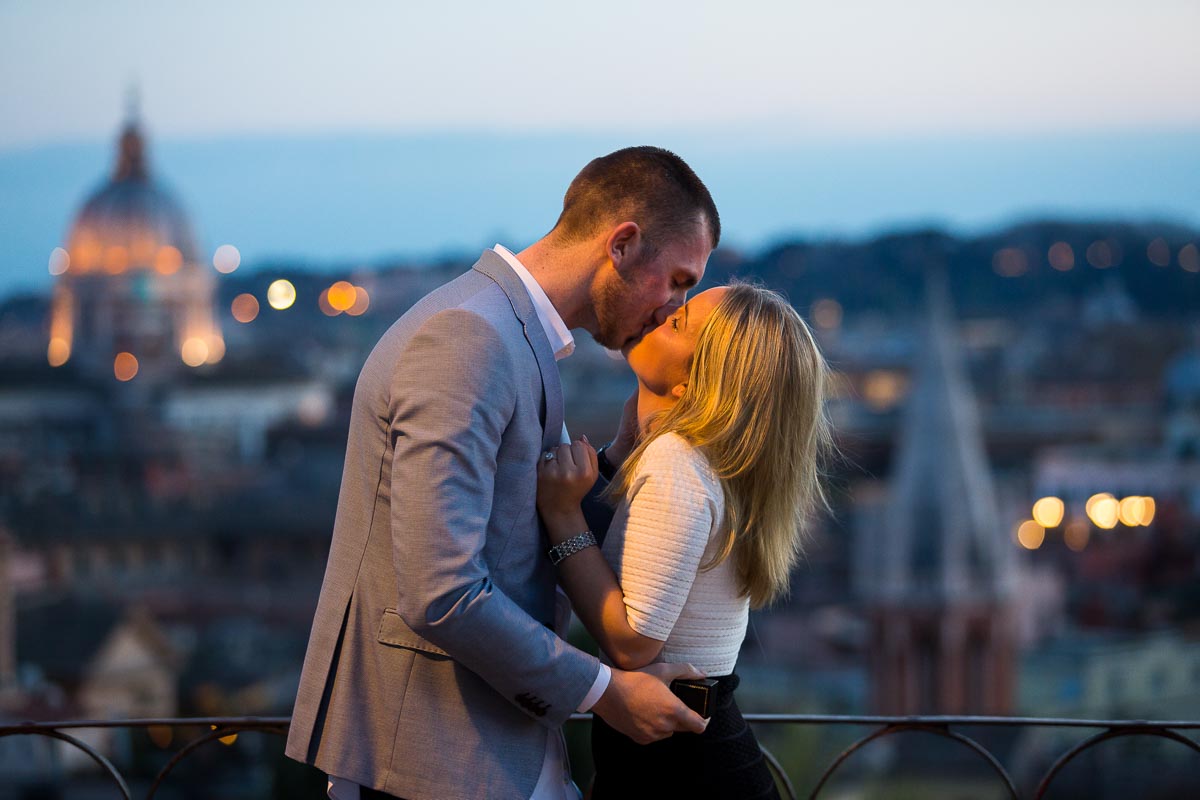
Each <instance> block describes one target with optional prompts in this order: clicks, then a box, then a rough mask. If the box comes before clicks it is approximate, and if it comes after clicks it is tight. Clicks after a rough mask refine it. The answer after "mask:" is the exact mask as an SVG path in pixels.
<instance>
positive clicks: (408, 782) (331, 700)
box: [287, 147, 829, 800]
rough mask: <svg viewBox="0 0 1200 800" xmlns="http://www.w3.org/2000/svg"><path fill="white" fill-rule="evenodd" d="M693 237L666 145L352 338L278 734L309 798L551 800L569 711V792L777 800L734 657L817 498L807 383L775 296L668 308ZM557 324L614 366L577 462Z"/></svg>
mask: <svg viewBox="0 0 1200 800" xmlns="http://www.w3.org/2000/svg"><path fill="white" fill-rule="evenodd" d="M720 234H721V223H720V217H719V216H718V214H717V209H716V205H715V204H714V202H713V199H712V196H711V195H710V194H709V191H708V189H707V188H706V187H705V185H704V184H703V183H702V182H701V180H700V179H699V178H698V177H697V176H696V174H695V173H694V172H693V171H692V169H691V168H690V167H689V166H688V165H687V164H686V163H684V161H683V160H682V159H680V158H679V157H678V156H676V155H675V154H673V153H671V152H668V151H666V150H663V149H660V148H656V147H632V148H626V149H623V150H618V151H617V152H614V153H611V154H609V155H606V156H603V157H601V158H597V159H595V160H593V161H592V162H591V163H589V164H588V165H587V166H586V167H584V169H583V170H582V171H581V172H580V173H579V175H578V176H576V177H575V179H574V180H573V181H572V182H571V184H570V186H569V188H568V189H567V192H566V196H565V198H564V200H563V210H562V214H561V215H560V216H559V218H558V221H557V222H556V223H555V225H554V227H553V229H552V230H551V231H550V232H549V233H547V234H546V235H545V236H544V237H543V238H541V239H540V240H538V241H537V242H535V243H534V244H532V245H530V246H529V247H528V248H526V249H524V250H522V251H520V252H519V253H513V252H511V251H509V250H508V249H506V248H505V247H503V246H501V245H499V244H498V245H496V247H495V248H494V249H491V250H487V251H485V252H484V253H483V255H482V256H481V257H480V259H479V261H478V262H477V263H476V264H475V265H474V266H473V267H472V268H471V269H470V270H469V271H467V272H466V273H465V274H463V275H461V276H459V277H457V278H455V279H454V280H452V281H450V282H449V283H447V284H445V285H444V286H442V287H440V288H438V289H436V290H434V291H433V292H432V293H430V294H429V295H427V296H426V297H425V298H423V299H422V300H420V301H419V302H418V303H416V304H415V305H414V306H413V307H412V308H411V309H409V310H408V311H407V312H406V313H405V314H404V315H403V316H402V317H400V319H399V320H397V321H396V322H395V323H394V324H393V325H392V326H391V328H390V329H389V330H388V331H387V333H385V334H384V335H383V337H382V338H381V339H380V341H379V343H378V344H377V345H376V346H375V348H374V350H373V351H372V352H371V355H370V356H369V357H368V359H367V361H366V364H365V365H364V367H363V369H362V373H361V374H360V376H359V378H358V383H357V385H356V388H355V392H354V403H353V410H352V414H351V419H350V434H349V441H348V443H347V448H346V462H345V467H344V471H343V474H342V483H341V492H340V495H339V500H338V508H337V518H336V522H335V525H334V531H333V540H332V543H331V546H330V552H329V561H328V564H327V566H326V571H325V578H324V582H323V584H322V586H321V594H320V600H319V602H318V605H317V611H316V616H315V619H314V621H313V627H312V633H311V636H310V639H309V644H308V650H307V654H306V656H305V659H304V667H303V672H302V674H301V678H300V685H299V690H298V693H297V697H296V705H295V710H294V713H293V716H292V723H291V729H290V733H289V736H288V742H287V755H288V756H290V757H291V758H293V759H296V760H298V761H301V762H303V763H305V764H310V765H313V766H315V767H317V768H318V769H320V770H321V771H323V772H324V773H326V774H327V775H328V787H329V796H330V797H332V798H335V800H374V799H377V798H385V799H386V798H403V799H404V800H509V799H511V800H529V799H531V798H532V799H534V800H567V799H569V800H577V799H578V798H579V796H580V794H579V790H578V789H577V788H576V786H575V784H574V783H573V782H572V780H571V775H570V768H569V765H568V764H567V759H566V745H565V739H564V738H563V735H562V726H563V724H564V723H565V722H566V721H567V719H568V718H569V717H570V715H571V714H573V713H576V712H587V711H590V712H592V714H593V722H592V737H591V738H592V752H593V756H594V761H595V766H596V777H595V782H594V784H593V785H592V786H591V787H590V788H589V792H590V796H591V797H594V798H596V800H607V799H608V798H621V799H622V800H624V799H626V798H639V797H648V798H649V797H654V798H658V797H714V798H774V797H777V796H778V795H777V792H776V788H775V784H774V780H773V778H772V776H771V774H770V772H769V770H768V768H767V765H766V763H765V761H764V759H763V756H762V754H761V751H760V750H759V748H758V744H757V742H756V740H755V738H754V735H753V733H752V732H751V731H750V729H749V728H748V727H747V725H746V723H745V721H744V720H743V719H742V716H741V712H740V711H739V710H738V707H737V703H736V701H735V698H734V695H735V689H736V687H737V684H738V678H737V676H736V675H735V674H734V667H735V665H736V661H737V655H738V650H739V648H740V646H741V643H742V640H743V638H744V637H745V633H746V625H747V620H748V614H749V610H750V608H752V607H753V608H757V607H761V606H764V605H766V604H768V603H769V602H771V601H772V600H773V599H776V598H778V597H780V596H781V595H783V594H784V593H786V591H787V587H788V577H789V573H790V570H791V567H792V566H793V564H794V563H795V562H796V559H797V557H798V555H799V553H800V549H801V542H802V534H803V531H804V529H805V525H806V522H807V519H808V517H809V515H810V514H811V513H812V511H813V510H814V509H815V508H816V507H817V506H818V505H819V504H820V503H821V502H823V494H822V489H821V486H820V483H819V481H818V459H819V456H820V454H821V451H822V450H823V449H824V448H825V447H826V446H827V445H828V442H829V430H828V425H827V423H826V420H825V417H824V413H823V397H824V393H825V387H826V380H827V379H826V372H827V368H826V365H825V362H824V360H823V358H822V356H821V354H820V352H819V350H818V348H817V345H816V343H815V341H814V339H813V336H812V333H811V331H810V330H809V328H808V327H807V326H806V325H805V323H804V322H803V320H802V319H801V317H800V316H799V315H798V314H797V313H796V311H795V310H794V309H793V308H792V307H791V306H790V305H789V304H788V303H787V302H786V301H785V300H784V299H783V298H782V297H780V296H779V295H778V294H776V293H774V292H771V291H768V290H766V289H763V288H759V287H756V286H752V285H746V284H739V285H732V286H720V287H715V288H711V289H708V290H707V291H704V292H701V293H699V294H697V295H696V296H695V297H693V298H692V299H691V300H690V301H688V300H687V293H688V292H689V290H691V289H692V288H694V287H695V286H697V285H698V284H699V283H700V281H701V280H702V278H703V277H704V270H705V265H706V263H707V261H708V257H709V254H710V253H711V252H712V250H713V249H714V248H715V247H716V246H717V243H718V241H719V240H720ZM575 328H583V329H584V330H586V331H588V332H589V333H590V334H591V335H592V336H593V337H594V338H595V340H596V341H598V342H599V343H600V344H602V345H604V346H606V347H608V348H610V349H613V350H619V351H620V352H621V353H622V355H623V356H624V357H625V359H626V361H627V362H628V364H629V368H630V369H631V370H632V371H633V373H634V375H635V376H636V378H637V391H636V393H635V395H634V396H633V397H631V398H630V400H629V402H627V403H626V404H625V408H624V412H623V415H622V419H621V421H620V423H619V425H618V426H617V433H616V435H615V436H614V438H613V440H612V441H611V442H610V443H609V444H608V445H606V446H604V447H601V448H600V449H599V450H597V449H594V448H593V447H592V445H591V443H590V442H588V441H587V439H586V438H584V437H580V438H577V439H574V440H572V439H571V438H570V437H569V434H568V431H567V426H566V425H565V423H564V411H563V393H562V387H561V384H560V381H559V373H558V367H557V364H556V362H557V361H558V360H560V359H562V358H566V357H567V356H569V355H570V354H571V352H572V351H573V350H574V347H575V345H574V340H573V338H572V334H571V330H572V329H575ZM603 503H607V504H608V505H609V506H612V507H615V511H613V512H612V517H611V524H610V525H609V526H608V529H607V532H605V531H602V530H592V529H591V528H590V526H589V523H588V518H589V517H591V518H593V519H594V518H596V517H597V515H596V514H594V513H590V512H591V509H592V508H594V507H597V506H599V505H600V504H603ZM585 507H586V508H588V509H589V514H588V515H585V513H584V510H585ZM596 527H599V525H597V526H596ZM566 598H569V601H570V603H569V605H570V610H573V611H574V613H575V614H576V615H577V616H578V617H579V619H580V620H581V621H582V623H583V625H584V626H585V627H586V628H587V630H588V631H589V632H590V633H591V635H592V637H593V638H594V639H595V641H596V642H597V644H598V645H599V649H600V651H601V652H600V655H599V657H597V656H594V655H591V654H590V653H587V652H584V651H582V650H579V649H577V648H575V647H573V646H571V645H570V644H568V643H567V642H566V641H565V640H564V638H563V637H564V635H565V631H566V623H567V622H568V620H569V618H570V613H569V609H568V608H567V602H566ZM677 680H682V681H688V682H689V685H690V689H691V691H692V692H693V693H694V692H700V693H703V694H704V695H705V696H706V698H707V700H708V701H709V702H708V703H707V704H706V705H703V706H701V705H696V704H695V703H693V705H695V707H696V708H699V709H700V710H702V711H703V712H704V714H706V715H707V716H702V715H701V713H698V712H697V710H693V708H692V707H689V704H687V703H685V702H684V700H683V699H682V696H683V694H685V693H686V692H687V691H688V689H687V688H682V689H680V691H679V694H677V693H676V692H673V691H672V689H671V688H670V687H671V684H672V682H674V681H677ZM676 686H677V687H678V686H679V684H676Z"/></svg>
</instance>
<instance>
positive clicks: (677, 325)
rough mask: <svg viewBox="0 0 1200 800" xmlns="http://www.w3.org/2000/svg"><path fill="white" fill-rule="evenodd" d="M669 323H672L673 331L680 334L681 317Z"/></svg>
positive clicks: (674, 318) (676, 317)
mask: <svg viewBox="0 0 1200 800" xmlns="http://www.w3.org/2000/svg"><path fill="white" fill-rule="evenodd" d="M669 322H670V323H671V330H673V331H675V332H676V333H678V332H679V317H678V316H674V317H671V319H670V320H669Z"/></svg>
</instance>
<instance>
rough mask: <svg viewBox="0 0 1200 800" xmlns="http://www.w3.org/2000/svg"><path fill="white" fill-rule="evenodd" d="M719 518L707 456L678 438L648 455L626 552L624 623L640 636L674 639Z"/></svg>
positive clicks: (633, 499)
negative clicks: (676, 626) (681, 614)
mask: <svg viewBox="0 0 1200 800" xmlns="http://www.w3.org/2000/svg"><path fill="white" fill-rule="evenodd" d="M722 510H723V501H722V496H721V487H720V483H719V482H718V480H717V478H716V476H715V475H713V473H712V470H711V468H710V467H709V465H708V462H707V461H706V460H705V458H704V456H703V454H702V453H700V452H699V451H698V450H696V449H695V448H694V447H692V446H691V445H690V444H688V442H687V441H685V440H684V439H683V438H682V437H680V436H678V435H677V434H666V435H663V436H660V437H659V438H658V439H656V440H655V441H654V442H652V443H651V444H650V446H648V447H647V448H646V451H645V453H644V454H643V457H642V461H641V463H640V464H639V465H638V474H637V476H636V477H635V479H634V481H633V484H632V487H631V491H630V497H629V515H628V519H627V522H626V526H625V536H624V540H623V542H622V544H621V548H622V550H621V590H622V592H623V594H624V595H625V607H626V616H627V618H628V620H629V625H630V627H631V628H633V629H634V630H635V631H637V632H638V633H640V634H641V635H642V636H646V637H649V638H651V639H657V640H658V641H666V640H667V637H669V636H670V634H671V630H672V629H673V628H674V627H675V622H676V620H678V619H679V614H680V612H681V611H682V610H683V606H684V603H685V602H686V601H687V598H688V594H689V593H690V592H691V589H692V584H693V583H694V582H695V580H696V574H697V572H698V571H699V569H700V563H701V559H702V558H703V557H704V552H705V550H706V549H707V547H708V542H709V537H710V536H711V534H712V531H713V529H714V527H715V526H716V524H718V523H719V522H720V520H721V513H722Z"/></svg>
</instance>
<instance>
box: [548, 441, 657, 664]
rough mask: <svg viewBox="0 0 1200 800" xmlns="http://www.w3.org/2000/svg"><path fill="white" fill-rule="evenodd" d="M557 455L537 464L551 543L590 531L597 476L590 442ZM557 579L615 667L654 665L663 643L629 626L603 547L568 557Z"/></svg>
mask: <svg viewBox="0 0 1200 800" xmlns="http://www.w3.org/2000/svg"><path fill="white" fill-rule="evenodd" d="M555 456H556V457H555V459H554V460H553V461H543V462H542V463H541V464H539V465H538V510H539V511H540V512H541V515H542V521H543V522H544V523H545V525H546V532H547V535H548V536H549V538H550V544H552V545H556V544H561V543H562V542H565V541H566V540H567V539H570V538H571V537H573V536H576V535H578V534H580V533H582V532H583V531H585V530H587V522H586V521H585V520H584V517H583V511H582V510H580V507H579V501H580V499H581V498H582V497H583V495H584V494H586V493H587V491H588V489H590V488H591V486H592V484H593V483H595V481H596V474H597V470H596V451H595V450H593V449H592V447H591V445H590V444H588V443H587V441H586V440H582V441H577V442H575V443H574V444H573V445H560V446H559V447H558V449H557V450H556V451H555ZM558 575H559V582H560V583H561V584H562V587H563V590H564V591H566V593H567V597H569V598H570V599H571V607H572V608H573V609H574V610H575V613H576V614H577V615H579V619H580V620H581V621H582V622H583V626H584V627H585V628H587V629H588V632H589V633H591V634H592V636H593V637H595V639H596V642H597V644H599V645H600V647H601V649H603V650H604V652H605V653H606V654H608V657H609V658H610V659H612V662H613V664H615V665H616V666H617V667H619V668H621V669H626V670H629V669H639V668H641V667H644V666H646V665H647V664H650V663H651V662H653V661H654V659H655V658H656V657H657V656H658V654H659V652H660V651H661V650H662V647H663V642H662V641H660V640H658V639H652V638H650V637H649V636H643V635H642V634H640V633H638V632H637V631H635V630H634V629H633V628H632V627H630V624H629V617H628V615H627V611H626V607H625V595H624V594H623V593H622V591H621V585H620V584H619V583H617V576H616V574H615V573H614V572H613V571H612V567H610V566H609V565H608V561H606V560H605V558H604V556H603V555H602V554H601V553H600V548H598V547H588V548H586V549H584V550H581V551H580V552H578V553H574V554H573V555H570V556H567V557H566V558H565V559H563V560H562V561H560V562H559V563H558Z"/></svg>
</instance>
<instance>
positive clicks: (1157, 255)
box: [1146, 238, 1171, 267]
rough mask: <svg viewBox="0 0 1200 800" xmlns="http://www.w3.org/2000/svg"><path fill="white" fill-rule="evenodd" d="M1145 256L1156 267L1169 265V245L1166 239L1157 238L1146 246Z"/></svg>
mask: <svg viewBox="0 0 1200 800" xmlns="http://www.w3.org/2000/svg"><path fill="white" fill-rule="evenodd" d="M1146 258H1147V260H1149V262H1150V263H1151V264H1153V265H1154V266H1156V267H1169V266H1171V246H1170V245H1168V244H1167V240H1166V239H1162V238H1158V239H1155V240H1154V241H1153V242H1151V243H1150V244H1149V245H1148V246H1147V247H1146Z"/></svg>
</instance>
